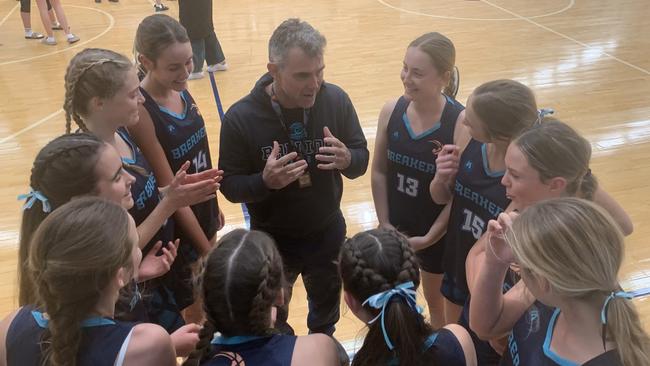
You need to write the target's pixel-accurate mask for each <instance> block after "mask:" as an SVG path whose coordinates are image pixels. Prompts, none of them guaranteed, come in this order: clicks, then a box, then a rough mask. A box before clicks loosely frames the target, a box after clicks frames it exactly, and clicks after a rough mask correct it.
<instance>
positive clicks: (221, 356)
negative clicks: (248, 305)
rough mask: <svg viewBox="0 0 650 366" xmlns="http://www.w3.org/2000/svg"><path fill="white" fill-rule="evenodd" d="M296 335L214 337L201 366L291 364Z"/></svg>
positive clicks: (282, 365)
mask: <svg viewBox="0 0 650 366" xmlns="http://www.w3.org/2000/svg"><path fill="white" fill-rule="evenodd" d="M296 339H297V337H296V336H290V335H284V334H276V335H272V336H267V337H247V336H238V337H215V339H214V340H213V341H212V350H211V351H210V356H209V359H208V360H207V361H205V362H203V363H201V366H232V365H242V366H243V365H246V366H261V365H264V366H287V365H291V358H292V357H293V348H294V346H295V345H296Z"/></svg>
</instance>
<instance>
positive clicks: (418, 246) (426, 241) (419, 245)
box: [407, 236, 434, 251]
mask: <svg viewBox="0 0 650 366" xmlns="http://www.w3.org/2000/svg"><path fill="white" fill-rule="evenodd" d="M407 240H408V242H409V245H410V246H411V248H413V250H415V251H418V250H422V249H424V248H428V247H430V246H431V245H433V244H434V242H433V241H432V240H431V239H430V238H429V237H427V236H411V237H410V238H408V239H407Z"/></svg>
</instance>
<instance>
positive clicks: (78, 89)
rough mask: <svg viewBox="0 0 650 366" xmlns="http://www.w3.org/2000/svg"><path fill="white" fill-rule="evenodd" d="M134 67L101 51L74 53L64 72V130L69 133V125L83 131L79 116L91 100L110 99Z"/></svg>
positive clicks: (121, 56)
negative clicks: (74, 124)
mask: <svg viewBox="0 0 650 366" xmlns="http://www.w3.org/2000/svg"><path fill="white" fill-rule="evenodd" d="M133 67H134V66H133V64H132V63H131V61H129V59H128V58H126V57H125V56H124V55H122V54H119V53H117V52H114V51H111V50H106V49H102V48H86V49H85V50H83V51H81V52H79V53H77V54H76V55H75V56H74V57H73V58H72V60H70V64H69V65H68V68H67V70H66V72H65V100H64V102H63V110H64V111H65V121H66V125H65V130H66V133H70V130H71V122H72V121H73V120H74V122H75V123H76V124H77V126H78V127H79V129H81V130H82V131H88V127H87V126H86V124H85V123H84V122H83V120H82V118H81V117H82V116H84V115H86V114H87V113H88V103H89V102H90V100H92V98H95V97H98V98H102V99H106V98H111V97H113V96H114V95H115V94H116V93H117V92H118V91H119V90H120V89H121V88H122V87H123V86H124V81H125V79H126V78H125V73H126V72H128V71H130V70H132V69H133Z"/></svg>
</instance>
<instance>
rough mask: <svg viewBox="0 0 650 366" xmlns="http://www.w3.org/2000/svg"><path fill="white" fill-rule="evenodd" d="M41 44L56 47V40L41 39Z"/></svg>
mask: <svg viewBox="0 0 650 366" xmlns="http://www.w3.org/2000/svg"><path fill="white" fill-rule="evenodd" d="M41 43H43V44H46V45H48V46H54V45H56V39H54V37H45V38H43V39H41Z"/></svg>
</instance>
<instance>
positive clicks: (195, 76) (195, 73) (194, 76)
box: [187, 71, 204, 80]
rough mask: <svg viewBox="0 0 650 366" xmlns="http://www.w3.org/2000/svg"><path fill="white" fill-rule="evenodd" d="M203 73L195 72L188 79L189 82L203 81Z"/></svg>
mask: <svg viewBox="0 0 650 366" xmlns="http://www.w3.org/2000/svg"><path fill="white" fill-rule="evenodd" d="M203 76H204V75H203V71H201V72H193V73H191V74H190V76H188V77H187V80H196V79H203Z"/></svg>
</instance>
